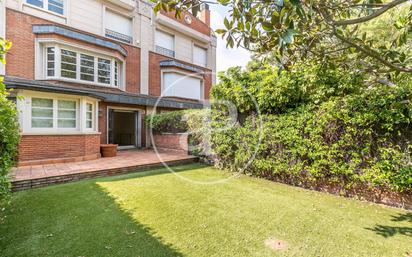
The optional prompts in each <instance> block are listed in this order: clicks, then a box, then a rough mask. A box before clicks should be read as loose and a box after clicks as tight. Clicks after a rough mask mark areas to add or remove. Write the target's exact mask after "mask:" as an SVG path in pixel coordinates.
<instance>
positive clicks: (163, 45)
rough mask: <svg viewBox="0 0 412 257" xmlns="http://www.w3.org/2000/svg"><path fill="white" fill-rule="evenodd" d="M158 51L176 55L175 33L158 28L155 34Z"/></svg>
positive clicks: (172, 55)
mask: <svg viewBox="0 0 412 257" xmlns="http://www.w3.org/2000/svg"><path fill="white" fill-rule="evenodd" d="M155 46H156V52H158V53H159V54H163V55H167V56H171V57H174V56H175V38H174V36H173V35H170V34H168V33H165V32H163V31H160V30H156V34H155Z"/></svg>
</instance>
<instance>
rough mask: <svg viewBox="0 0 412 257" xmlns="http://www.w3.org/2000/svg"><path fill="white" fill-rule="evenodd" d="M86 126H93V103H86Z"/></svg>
mask: <svg viewBox="0 0 412 257" xmlns="http://www.w3.org/2000/svg"><path fill="white" fill-rule="evenodd" d="M86 128H88V129H91V128H93V104H91V103H86Z"/></svg>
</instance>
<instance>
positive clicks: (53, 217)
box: [0, 165, 412, 257]
mask: <svg viewBox="0 0 412 257" xmlns="http://www.w3.org/2000/svg"><path fill="white" fill-rule="evenodd" d="M178 174H179V175H180V176H183V177H185V178H188V179H194V180H197V181H213V180H217V179H222V178H225V177H227V176H229V175H230V174H227V173H224V172H222V171H218V170H215V169H213V168H209V167H205V166H200V165H189V166H181V167H179V172H178ZM268 238H276V239H279V240H283V241H284V242H286V244H287V245H288V248H287V249H286V250H285V249H283V250H272V249H269V248H268V247H267V246H266V245H265V243H264V242H265V240H267V239H268ZM411 252H412V214H411V213H407V212H405V211H402V210H401V209H395V208H388V207H383V206H379V205H375V204H369V203H364V202H360V201H356V200H349V199H344V198H341V197H336V196H332V195H328V194H323V193H319V192H314V191H309V190H304V189H300V188H295V187H290V186H286V185H283V184H278V183H273V182H270V181H265V180H262V179H255V178H250V177H247V176H241V177H237V178H233V179H231V180H228V181H227V182H225V183H220V184H212V185H202V184H194V183H190V182H188V181H187V180H184V179H181V178H180V177H178V176H176V175H174V174H171V173H168V172H166V171H165V170H163V169H159V170H154V171H148V172H141V173H135V174H129V175H126V176H119V177H109V178H101V179H95V180H87V181H81V182H77V183H70V184H65V185H59V186H52V187H47V188H42V189H36V190H28V191H23V192H19V193H16V194H14V197H13V202H12V206H11V207H10V208H9V211H8V217H7V219H6V222H5V223H4V224H0V256H5V257H6V256H7V257H16V256H62V257H63V256H85V257H89V256H121V257H126V256H134V257H135V256H156V257H158V256H208V257H209V256H242V257H243V256H259V257H261V256H333V257H337V256H345V257H347V256H368V257H369V256H385V257H386V256H406V255H408V254H409V253H411Z"/></svg>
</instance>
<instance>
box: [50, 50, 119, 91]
mask: <svg viewBox="0 0 412 257" xmlns="http://www.w3.org/2000/svg"><path fill="white" fill-rule="evenodd" d="M44 51H45V55H46V56H45V65H46V67H45V75H46V78H53V79H55V78H59V77H60V78H65V79H71V80H79V81H85V82H91V83H97V84H101V85H106V86H116V87H119V86H120V84H121V81H122V80H121V74H122V73H121V69H122V66H121V62H120V61H118V60H117V59H115V58H103V57H100V56H95V55H92V54H86V53H80V52H77V51H75V50H68V49H65V48H60V46H58V45H56V46H46V47H45V50H44ZM56 66H57V67H56Z"/></svg>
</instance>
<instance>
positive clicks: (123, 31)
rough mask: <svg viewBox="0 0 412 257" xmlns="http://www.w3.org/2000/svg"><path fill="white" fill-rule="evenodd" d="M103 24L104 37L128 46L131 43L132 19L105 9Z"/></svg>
mask: <svg viewBox="0 0 412 257" xmlns="http://www.w3.org/2000/svg"><path fill="white" fill-rule="evenodd" d="M105 24H106V25H105V28H106V29H105V34H106V37H109V38H113V39H116V40H119V41H122V42H125V43H128V44H131V43H132V42H133V39H132V35H133V33H132V32H133V26H132V19H130V18H128V17H125V16H123V15H120V14H117V13H115V12H112V11H110V10H108V9H106V17H105Z"/></svg>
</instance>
